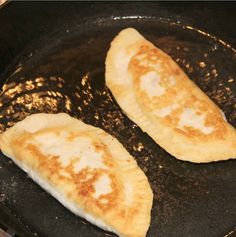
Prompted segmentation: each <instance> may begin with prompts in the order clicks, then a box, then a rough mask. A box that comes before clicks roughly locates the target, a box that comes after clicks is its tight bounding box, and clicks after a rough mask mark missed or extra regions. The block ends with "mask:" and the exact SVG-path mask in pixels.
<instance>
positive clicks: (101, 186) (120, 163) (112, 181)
mask: <svg viewBox="0 0 236 237" xmlns="http://www.w3.org/2000/svg"><path fill="white" fill-rule="evenodd" d="M0 146H1V150H2V152H3V153H4V154H5V155H6V156H8V157H10V158H11V159H12V160H13V161H14V162H15V163H16V164H17V165H18V166H19V167H20V168H22V169H23V170H24V171H25V172H27V173H28V174H29V176H30V177H31V178H32V179H33V180H34V181H35V182H37V183H38V184H39V185H40V186H41V187H43V188H44V189H45V190H47V191H48V192H49V193H51V194H52V195H53V196H54V197H55V198H56V199H57V200H58V201H60V202H61V203H62V204H63V205H64V206H65V207H67V208H68V209H69V210H71V211H72V212H73V213H75V214H77V215H79V216H81V217H83V218H85V219H87V220H88V221H90V222H91V223H93V224H95V225H97V226H99V227H101V228H102V229H105V230H109V231H112V232H114V233H116V234H118V235H119V236H124V237H144V236H145V235H146V232H147V230H148V228H149V225H150V211H151V207H152V200H153V194H152V191H151V189H150V186H149V183H148V180H147V178H146V176H145V174H144V173H143V172H142V171H141V169H140V168H139V167H138V166H137V163H136V161H135V160H134V159H133V157H132V156H131V155H129V153H128V152H127V151H126V150H125V149H124V148H123V146H122V145H121V144H120V143H119V142H118V141H117V140H116V139H114V138H113V137H112V136H110V135H108V134H107V133H105V132H104V131H102V130H101V129H99V128H95V127H93V126H90V125H87V124H84V123H83V122H81V121H79V120H77V119H74V118H72V117H70V116H69V115H67V114H64V113H60V114H34V115H30V116H29V117H27V118H25V119H24V120H22V121H21V122H18V123H16V124H15V125H14V126H13V127H11V128H10V129H8V130H7V131H5V132H4V133H2V134H1V135H0Z"/></svg>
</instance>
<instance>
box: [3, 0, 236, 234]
mask: <svg viewBox="0 0 236 237" xmlns="http://www.w3.org/2000/svg"><path fill="white" fill-rule="evenodd" d="M83 4H84V5H83ZM83 4H74V5H73V4H71V5H70V4H65V9H67V14H69V13H71V16H73V17H72V20H68V18H67V17H65V18H64V19H65V23H64V24H59V23H61V21H60V19H59V17H58V16H57V17H58V20H54V27H52V26H50V25H47V24H46V25H45V28H44V29H40V28H37V30H38V32H41V33H42V35H41V36H40V37H39V38H38V39H37V37H36V36H35V35H34V34H33V33H32V34H33V35H32V38H33V40H28V44H27V47H26V46H25V47H23V46H22V45H21V47H18V48H17V49H12V51H11V52H13V54H14V57H13V55H10V54H8V55H3V60H2V61H1V63H2V66H4V68H6V70H5V71H4V72H3V73H2V74H1V83H2V88H3V89H2V94H1V96H0V108H1V111H0V125H1V130H2V131H3V130H5V129H6V128H7V127H10V126H12V125H13V124H14V123H15V122H17V121H19V120H22V119H23V118H24V117H25V116H27V115H29V114H31V113H37V112H48V113H57V112H66V113H69V114H70V115H71V116H74V117H76V118H79V119H82V120H83V121H84V122H86V123H89V124H93V125H95V126H98V127H101V128H103V129H104V130H105V131H107V132H108V133H110V134H112V135H113V136H115V137H116V138H117V139H118V140H119V141H120V142H121V143H122V144H123V145H124V147H125V148H126V149H127V150H128V151H129V152H130V153H131V154H132V155H133V156H134V157H135V158H136V160H137V162H138V164H139V166H140V167H141V168H142V169H143V171H144V172H145V173H146V175H147V176H148V178H149V181H150V184H151V187H152V189H153V192H154V204H153V209H152V222H151V226H150V230H149V232H148V235H147V236H148V237H156V236H159V237H169V236H170V237H171V236H174V237H187V236H190V237H199V236H201V237H204V236H206V237H218V236H219V237H220V236H224V234H226V233H227V230H230V228H231V227H233V226H234V225H235V224H236V162H235V161H234V160H229V161H225V162H217V163H211V164H198V165H197V164H191V163H189V162H182V161H178V160H176V159H175V158H173V157H172V156H170V155H169V154H168V153H167V152H165V151H164V150H163V149H161V148H160V147H159V146H158V145H157V144H156V143H155V142H154V141H153V140H152V139H151V138H150V137H149V136H148V135H147V134H145V133H143V132H142V131H141V130H140V129H139V128H138V126H137V125H135V124H134V123H133V122H132V121H130V120H129V119H128V118H127V116H126V115H125V114H124V113H122V111H121V110H120V108H119V106H118V105H117V103H116V102H115V99H114V98H113V97H112V94H111V93H110V91H109V89H108V88H107V87H106V86H105V81H104V61H105V56H106V52H107V50H108V48H109V44H110V41H111V40H112V39H113V37H114V36H115V35H116V34H117V33H118V32H119V31H120V30H121V29H123V28H125V27H135V28H136V29H138V30H139V31H140V32H141V33H142V34H143V35H144V36H145V37H146V38H147V39H149V40H150V41H152V42H153V43H154V44H156V45H157V46H158V47H160V48H161V49H162V50H164V51H165V52H167V53H168V54H170V55H171V56H172V58H173V59H174V60H175V61H176V62H177V63H178V64H179V65H180V66H181V68H182V69H183V70H184V71H185V72H186V73H187V74H188V75H189V77H190V78H191V79H192V80H193V81H194V82H195V83H196V84H197V85H198V86H199V87H200V88H201V89H202V90H203V91H204V92H205V93H206V94H207V95H208V96H209V97H211V98H212V100H213V101H214V102H215V103H216V104H217V105H218V106H219V107H220V108H221V109H222V110H223V111H224V112H225V114H226V117H227V119H228V121H229V122H230V123H231V124H232V125H233V126H234V127H236V108H235V104H236V82H235V79H236V67H235V66H236V56H235V55H236V51H235V49H234V48H233V46H231V45H228V44H227V43H225V42H224V41H222V40H221V39H220V38H217V37H214V36H212V35H211V34H208V33H204V32H203V31H200V30H198V29H196V28H194V27H193V25H192V24H190V23H192V22H191V21H190V23H189V21H188V20H187V19H186V18H184V17H183V20H182V18H181V17H180V16H179V15H175V16H174V17H173V15H171V16H170V10H169V5H165V4H156V5H155V4H147V5H146V6H144V5H143V4H144V3H143V4H141V3H139V4H134V3H132V4H131V3H130V4H125V3H123V4H114V5H113V6H112V5H111V4H110V5H109V4H105V3H103V5H100V8H99V7H98V5H96V4H88V3H87V4H85V3H83ZM60 6H61V8H60V7H57V9H60V10H61V12H60V14H61V16H64V15H65V13H66V11H63V10H62V7H63V4H61V5H60ZM102 6H103V8H102ZM140 6H143V9H142V11H143V14H141V12H139V10H137V9H138V8H137V7H140ZM186 6H187V5H186ZM7 7H8V9H7V10H8V11H10V10H9V9H11V8H13V7H19V8H18V10H16V11H13V10H11V11H12V12H13V13H14V14H16V15H17V14H18V16H19V15H22V16H23V12H24V10H23V8H22V7H20V6H19V5H17V4H15V5H11V4H9V6H6V8H7ZM37 7H38V8H37ZM37 7H33V6H32V5H27V4H26V5H25V8H28V9H31V10H32V11H33V12H34V11H35V13H38V11H39V9H41V8H42V9H43V10H42V9H41V11H42V12H43V11H45V12H47V10H46V7H42V5H40V4H39V5H37ZM187 7H188V9H190V7H189V5H188V6H187ZM48 8H49V10H48V11H49V12H50V11H51V12H52V11H53V9H55V8H56V7H55V5H54V6H53V5H52V4H49V5H48ZM114 8H117V12H118V13H117V14H115V13H114V10H112V13H110V14H109V11H108V10H109V9H110V10H111V9H114ZM37 9H38V10H37ZM72 9H73V10H72ZM74 9H77V10H78V12H80V13H81V12H82V10H81V9H84V13H83V14H82V13H81V15H82V16H83V17H82V16H80V15H79V14H78V15H77V14H75V10H74ZM92 9H93V10H94V9H97V11H98V13H97V15H96V14H92V13H91V14H88V15H87V17H85V16H84V15H86V11H87V13H90V10H92ZM98 9H100V11H99V10H98ZM102 9H103V11H101V10H102ZM122 9H123V10H126V13H127V14H126V15H125V12H123V13H122V14H119V13H120V12H121V10H122ZM175 9H180V8H178V7H176V6H175ZM216 9H217V7H216ZM7 10H6V11H5V12H7ZM147 10H149V11H147ZM157 10H158V11H159V13H158V14H157V13H156V12H157ZM202 10H204V9H202ZM2 11H3V10H2ZM11 11H10V12H11ZM20 11H23V12H20ZM55 11H56V10H55ZM101 12H102V13H101ZM62 13H63V14H62ZM132 13H133V14H132ZM135 13H138V14H135ZM147 13H149V14H147ZM2 14H4V13H2ZM5 14H6V13H5ZM31 14H33V13H31ZM44 14H45V13H44ZM60 14H59V15H60ZM36 15H37V14H36ZM98 15H100V16H99V17H98ZM101 16H102V17H101ZM0 17H1V15H0ZM47 17H48V19H49V20H50V17H51V19H53V18H52V16H51V15H50V14H48V15H47ZM42 22H43V20H42ZM27 24H29V23H28V22H26V25H27ZM37 24H38V25H40V24H39V23H37ZM42 27H43V26H42ZM50 27H51V28H50ZM213 28H214V27H213ZM49 29H50V30H49ZM4 30H5V31H7V30H6V28H5V29H3V31H4ZM22 30H23V28H22ZM45 32H46V33H45ZM19 34H20V33H19ZM26 34H28V33H26ZM35 34H36V35H37V33H35ZM22 37H23V38H24V36H22ZM226 38H227V37H226ZM227 39H228V40H229V42H233V40H232V39H230V38H227ZM22 42H27V41H26V39H25V40H19V44H23V43H22ZM8 44H9V45H10V44H11V42H9V43H8ZM9 45H8V48H9ZM20 48H22V50H20ZM23 49H24V50H23ZM2 50H3V49H2ZM17 51H19V52H17ZM20 52H21V53H20ZM13 58H14V59H15V60H13ZM7 62H8V63H7ZM0 218H1V219H2V220H3V221H5V222H6V223H7V224H8V225H10V226H11V227H12V228H15V229H17V230H18V231H19V232H21V233H22V234H23V236H40V237H41V236H42V237H44V236H45V237H46V236H50V237H51V236H53V237H61V236H63V237H72V236H81V237H91V236H94V237H95V236H96V237H101V236H115V235H113V234H110V233H106V232H104V231H102V230H100V229H98V228H97V227H95V226H93V225H91V224H89V223H87V222H86V221H85V220H83V219H81V218H79V217H76V216H75V215H73V214H72V213H70V212H69V211H68V210H67V209H65V208H64V207H63V206H62V205H61V204H59V203H58V202H57V201H56V200H55V199H54V198H52V197H51V196H50V195H49V194H47V193H46V192H45V191H43V190H42V189H41V188H40V187H39V186H38V185H37V184H35V183H34V182H33V181H32V180H31V179H30V178H28V176H27V175H26V174H25V173H24V172H23V171H21V170H20V169H19V168H18V167H16V166H15V165H14V164H13V163H12V162H11V161H10V160H9V159H8V158H6V157H5V156H3V155H2V154H1V157H0Z"/></svg>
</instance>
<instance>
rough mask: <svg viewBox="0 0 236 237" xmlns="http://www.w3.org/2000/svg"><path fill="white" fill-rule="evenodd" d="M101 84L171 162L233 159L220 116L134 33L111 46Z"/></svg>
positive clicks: (230, 131)
mask: <svg viewBox="0 0 236 237" xmlns="http://www.w3.org/2000/svg"><path fill="white" fill-rule="evenodd" d="M106 83H107V85H108V87H109V89H110V90H111V92H112V94H113V95H114V97H115V99H116V101H117V102H118V104H119V105H120V107H121V108H122V110H123V111H124V112H125V113H126V114H127V115H128V117H129V118H130V119H132V120H133V121H134V122H135V123H136V124H137V125H139V126H140V128H141V129H142V130H143V131H145V132H146V133H148V134H149V135H150V136H151V137H152V138H153V139H154V140H155V141H156V142H157V143H158V144H159V145H160V146H161V147H162V148H164V149H165V150H166V151H167V152H169V153H170V154H171V155H173V156H175V157H176V158H178V159H181V160H186V161H191V162H196V163H199V162H211V161H218V160H227V159H230V158H236V130H235V129H234V128H233V127H232V126H231V125H230V124H229V123H227V121H226V119H225V116H224V114H223V113H222V111H221V110H220V109H219V108H218V107H217V106H216V105H215V104H214V103H213V102H212V101H211V100H210V98H208V97H207V95H205V94H204V93H203V92H202V91H201V90H200V89H199V88H198V87H197V86H196V85H195V84H194V83H193V82H192V81H191V80H190V79H189V78H188V77H187V75H186V74H185V73H184V72H183V71H182V70H181V69H180V67H179V66H178V65H177V64H176V63H175V62H174V61H173V60H172V59H171V57H170V56H168V55H167V54H166V53H164V52H163V51H162V50H160V49H158V48H156V47H155V46H154V45H153V44H152V43H151V42H149V41H147V40H146V39H145V38H144V37H143V36H142V35H140V34H139V33H138V32H137V31H136V30H135V29H132V28H128V29H125V30H123V31H121V32H120V33H119V34H118V36H116V38H115V39H114V40H113V41H112V43H111V47H110V50H109V51H108V54H107V58H106Z"/></svg>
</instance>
